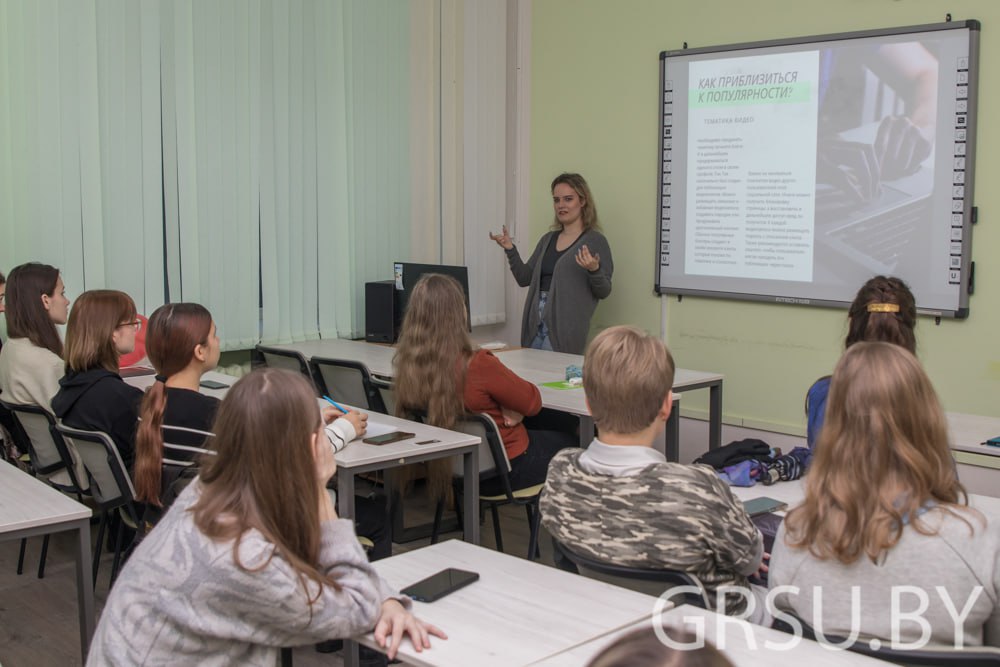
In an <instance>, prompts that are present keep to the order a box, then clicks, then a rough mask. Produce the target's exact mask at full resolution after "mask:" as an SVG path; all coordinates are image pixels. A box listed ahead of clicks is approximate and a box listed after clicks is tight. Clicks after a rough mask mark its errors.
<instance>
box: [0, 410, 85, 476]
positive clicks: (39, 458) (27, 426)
mask: <svg viewBox="0 0 1000 667" xmlns="http://www.w3.org/2000/svg"><path fill="white" fill-rule="evenodd" d="M0 404H2V405H3V407H5V408H7V409H8V410H10V412H11V413H12V414H13V415H14V419H15V421H16V422H17V424H18V426H20V428H21V435H23V440H24V444H25V445H27V447H28V455H29V456H30V457H31V465H32V467H34V469H35V472H36V473H38V474H41V475H50V474H52V473H54V472H58V471H59V470H63V469H66V470H68V471H69V473H70V479H72V480H73V485H74V486H76V487H77V488H79V484H77V481H78V480H77V479H76V475H75V474H74V471H73V459H72V456H71V455H70V453H69V450H68V449H67V447H66V443H65V442H64V441H63V439H62V436H60V435H59V433H58V431H56V430H55V429H54V428H53V427H54V426H55V423H56V420H55V417H53V416H52V415H51V414H49V412H48V411H47V410H45V409H44V408H41V407H39V406H37V405H18V404H16V403H7V402H6V401H0Z"/></svg>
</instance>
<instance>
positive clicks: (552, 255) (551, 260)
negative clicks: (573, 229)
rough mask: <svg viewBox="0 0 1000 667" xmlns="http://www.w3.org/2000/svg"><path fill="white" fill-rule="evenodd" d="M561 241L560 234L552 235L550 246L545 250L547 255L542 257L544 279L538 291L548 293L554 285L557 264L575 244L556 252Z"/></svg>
mask: <svg viewBox="0 0 1000 667" xmlns="http://www.w3.org/2000/svg"><path fill="white" fill-rule="evenodd" d="M558 240H559V235H558V234H553V235H552V240H550V241H549V245H548V246H547V247H546V248H545V254H544V255H542V279H541V282H540V283H539V286H538V289H539V290H541V291H542V292H548V291H549V287H550V286H551V285H552V274H553V273H555V270H556V262H558V261H559V258H560V257H562V256H563V255H565V254H566V251H567V250H569V249H570V248H571V247H572V246H573V244H572V243H570V244H569V245H568V246H566V247H565V248H563V249H562V250H556V241H558Z"/></svg>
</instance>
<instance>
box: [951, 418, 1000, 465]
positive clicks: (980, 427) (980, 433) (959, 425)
mask: <svg viewBox="0 0 1000 667" xmlns="http://www.w3.org/2000/svg"><path fill="white" fill-rule="evenodd" d="M945 416H946V417H947V418H948V444H949V445H951V448H952V449H957V450H959V451H963V452H972V453H974V454H984V455H986V456H1000V447H990V446H989V445H984V444H983V443H984V442H985V441H987V440H989V439H990V438H996V437H997V436H1000V418H997V417H983V416H981V415H967V414H963V413H961V412H949V413H947V414H946V415H945Z"/></svg>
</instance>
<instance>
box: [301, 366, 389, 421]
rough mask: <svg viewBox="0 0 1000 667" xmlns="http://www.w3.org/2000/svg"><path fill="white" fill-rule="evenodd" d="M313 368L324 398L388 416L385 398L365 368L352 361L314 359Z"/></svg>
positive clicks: (311, 368) (313, 373) (311, 367)
mask: <svg viewBox="0 0 1000 667" xmlns="http://www.w3.org/2000/svg"><path fill="white" fill-rule="evenodd" d="M309 368H310V370H311V371H312V376H313V377H314V378H316V384H317V385H318V386H319V390H320V393H322V394H323V395H325V396H329V397H330V398H332V399H333V400H335V401H337V402H341V403H347V404H348V405H357V406H359V407H362V408H365V409H367V410H369V411H371V412H381V413H382V414H386V409H385V405H383V403H382V397H381V396H379V393H378V390H377V389H376V388H375V386H374V385H373V384H372V379H371V378H372V376H371V373H370V372H369V371H368V368H367V367H366V366H365V365H364V364H362V363H360V362H357V361H352V360H350V359H328V358H325V357H313V358H312V359H310V360H309Z"/></svg>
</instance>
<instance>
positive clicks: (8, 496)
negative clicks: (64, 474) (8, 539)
mask: <svg viewBox="0 0 1000 667" xmlns="http://www.w3.org/2000/svg"><path fill="white" fill-rule="evenodd" d="M92 514H93V512H92V511H91V509H90V508H89V507H86V506H85V505H81V504H80V503H78V502H77V501H75V500H73V499H72V498H70V497H68V496H66V495H63V494H62V493H59V492H58V491H56V490H55V489H53V488H52V487H51V486H49V485H48V484H46V483H44V482H41V481H39V480H37V479H35V478H34V477H32V476H31V475H29V474H28V473H26V472H23V471H21V470H18V469H17V468H15V467H14V466H12V465H10V464H9V463H7V462H5V461H0V534H2V533H7V532H13V531H15V530H24V529H26V528H37V527H39V526H48V525H52V524H56V523H62V522H65V521H74V520H78V519H89V518H90V516H91V515H92Z"/></svg>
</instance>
